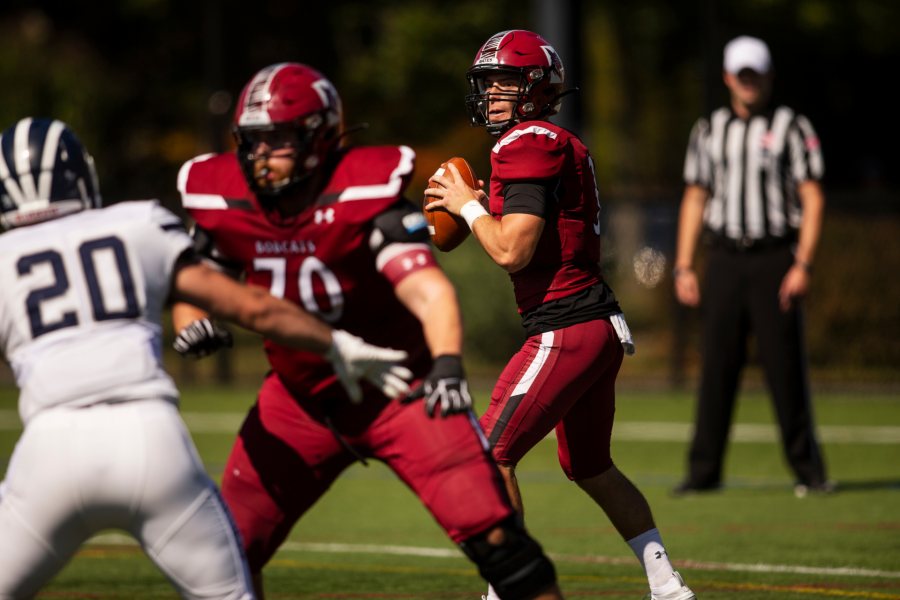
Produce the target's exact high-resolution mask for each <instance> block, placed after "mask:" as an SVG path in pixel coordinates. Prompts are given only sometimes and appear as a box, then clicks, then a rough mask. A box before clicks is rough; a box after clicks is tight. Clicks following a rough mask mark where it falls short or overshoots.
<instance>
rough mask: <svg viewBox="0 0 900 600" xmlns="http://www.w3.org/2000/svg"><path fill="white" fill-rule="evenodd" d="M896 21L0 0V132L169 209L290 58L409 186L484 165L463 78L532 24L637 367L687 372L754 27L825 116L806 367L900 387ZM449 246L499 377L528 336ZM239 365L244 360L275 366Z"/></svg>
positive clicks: (491, 283) (467, 250)
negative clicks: (322, 78)
mask: <svg viewBox="0 0 900 600" xmlns="http://www.w3.org/2000/svg"><path fill="white" fill-rule="evenodd" d="M898 23H900V4H897V3H894V2H889V1H887V0H855V1H854V2H843V1H840V0H722V1H718V2H717V1H715V0H694V1H688V2H677V3H673V2H665V1H662V0H636V1H634V2H627V3H625V2H614V1H612V0H605V1H601V0H597V1H594V2H591V1H579V0H556V1H554V0H530V1H529V2H521V1H519V2H514V1H511V0H494V1H493V2H484V1H483V0H458V1H457V2H453V3H445V2H439V1H437V0H416V1H400V0H336V1H332V2H301V1H289V0H257V1H256V2H253V3H246V2H235V1H234V0H222V1H218V0H198V1H195V2H177V1H175V0H120V1H119V2H110V1H108V0H101V1H98V2H92V3H72V2H58V1H44V2H41V1H30V2H29V1H24V0H5V1H4V2H3V5H2V8H0V89H2V92H0V93H2V98H3V100H2V102H0V123H2V126H3V127H5V126H6V125H8V124H11V123H12V122H14V121H15V120H17V119H19V118H21V117H24V116H28V115H35V116H55V117H58V118H61V119H63V120H65V121H67V122H68V123H69V124H70V125H72V127H73V128H74V129H75V131H77V132H78V133H79V135H80V136H81V138H82V139H83V141H84V142H85V144H86V145H87V146H88V147H89V148H90V149H91V150H92V152H93V154H94V156H95V158H96V159H97V163H98V168H99V172H100V178H101V188H102V191H103V193H104V196H105V198H106V200H107V201H117V200H122V199H135V198H147V197H157V198H160V199H161V200H162V201H163V203H165V204H166V205H167V206H169V207H170V208H173V209H175V210H178V198H177V193H176V189H175V179H176V175H177V171H178V168H179V167H180V165H181V164H182V163H183V162H184V161H185V160H187V159H189V158H191V157H193V156H195V155H197V154H200V153H203V152H210V151H221V150H226V149H228V148H230V147H231V136H230V118H231V112H232V110H233V102H234V99H235V97H236V95H237V93H238V92H239V91H240V88H241V86H242V85H243V84H244V83H246V81H247V80H248V79H249V77H250V76H251V75H252V74H253V73H254V72H256V71H257V70H258V69H259V68H261V67H263V66H265V65H267V64H270V63H274V62H281V61H300V62H305V63H308V64H311V65H313V66H315V67H317V68H318V69H319V70H321V71H322V72H324V73H325V74H326V75H327V76H329V77H330V78H331V79H332V80H333V81H334V82H335V84H336V85H337V87H338V89H339V90H340V92H341V95H342V97H343V100H344V106H345V111H346V114H347V120H348V124H351V125H352V124H354V123H367V124H368V128H367V129H366V130H364V131H362V132H360V133H357V134H355V135H354V138H353V139H354V141H355V142H356V143H364V144H376V143H377V144H381V143H391V144H396V143H403V144H407V145H410V146H412V147H413V148H414V149H415V150H416V152H417V154H418V164H417V172H416V177H415V180H414V182H413V184H412V186H411V188H410V194H409V195H410V197H411V198H412V199H414V200H418V198H419V190H421V189H422V188H423V187H424V185H425V180H426V179H427V177H428V176H429V175H430V174H431V173H432V172H433V170H434V169H435V168H436V167H437V165H438V164H439V163H440V162H441V161H442V160H444V159H446V158H447V157H449V156H451V155H462V156H465V157H467V158H468V159H469V160H470V162H471V163H472V164H473V165H474V166H475V169H476V171H478V172H479V173H480V174H481V175H482V177H486V176H487V175H488V164H489V163H488V152H489V149H490V147H491V145H492V138H490V137H489V136H487V135H486V134H485V133H484V131H483V130H480V129H473V128H471V127H470V126H469V124H468V119H467V116H466V113H465V108H464V104H463V97H464V95H465V94H466V91H467V85H466V82H465V77H464V73H465V70H466V69H467V68H468V66H469V65H470V64H471V60H472V58H473V57H474V54H475V52H476V50H477V49H478V47H479V46H480V45H481V43H483V42H484V41H485V40H486V39H487V38H488V37H489V36H490V35H492V34H493V33H495V32H497V31H501V30H504V29H512V28H529V29H534V30H536V31H538V32H540V33H542V34H543V35H544V36H545V37H547V38H548V39H549V40H550V41H551V43H554V44H555V45H556V47H557V50H559V51H560V53H561V55H562V58H563V61H564V63H565V64H566V67H567V75H568V78H569V81H570V83H571V84H573V85H575V86H577V87H578V88H579V90H580V92H579V93H578V94H576V95H573V96H569V97H568V98H567V100H566V101H565V103H564V111H563V113H562V114H561V115H560V117H559V119H560V121H561V123H562V124H563V125H566V126H568V127H571V128H573V129H575V130H577V131H578V132H579V133H580V134H581V135H582V136H583V137H584V138H585V140H586V141H587V143H588V145H589V146H590V147H591V149H592V153H593V155H594V160H595V163H596V165H597V170H598V178H599V181H598V183H599V186H600V190H601V194H602V196H603V198H604V200H605V205H604V208H605V219H606V237H605V246H604V266H605V268H606V270H607V274H608V276H609V279H610V280H611V282H612V284H613V287H614V289H616V292H617V295H618V296H619V298H620V300H621V301H622V304H623V306H624V307H625V309H626V314H627V315H628V317H629V322H630V324H631V325H632V330H633V331H634V333H635V334H636V338H637V342H638V347H639V350H638V355H637V357H636V358H635V359H633V360H629V361H628V362H627V363H626V366H625V368H624V369H623V377H625V378H630V380H632V381H634V382H638V381H641V382H644V381H649V382H661V383H667V382H668V383H670V384H674V385H680V384H682V383H684V382H686V381H688V380H689V379H690V378H691V377H692V376H693V374H694V372H695V369H696V359H697V339H696V331H697V322H696V314H694V312H693V311H688V310H684V309H680V308H677V307H676V305H675V302H674V300H673V297H672V292H671V283H672V282H671V278H670V275H669V271H670V261H671V257H672V253H673V250H674V239H675V225H676V223H675V219H676V216H677V208H678V202H679V199H680V194H681V190H682V186H681V179H680V175H681V167H682V161H683V155H684V149H685V145H686V142H687V135H688V132H689V130H690V127H691V125H692V123H693V122H694V120H695V119H696V118H697V117H698V116H699V115H701V114H702V113H705V112H708V111H709V110H711V109H712V108H713V107H714V106H716V105H719V104H721V103H722V102H724V101H725V100H726V92H725V88H724V86H723V84H722V81H721V49H722V47H723V45H724V43H725V42H726V41H728V40H729V39H730V38H732V37H734V36H735V35H739V34H750V35H756V36H759V37H762V38H764V39H766V40H767V41H768V42H769V44H770V46H771V48H772V53H773V59H774V63H775V67H776V71H777V78H776V86H775V95H776V98H775V100H776V101H780V102H785V103H787V104H790V105H792V106H794V107H795V108H797V109H798V110H800V111H801V112H804V113H805V114H807V115H808V116H809V117H810V118H811V120H812V121H813V123H814V124H815V126H816V128H817V129H818V131H819V134H820V137H821V138H822V143H823V148H824V151H825V158H826V165H827V178H826V182H825V183H826V191H827V194H828V209H827V215H826V222H825V230H824V236H823V241H822V246H821V248H820V252H819V257H818V260H817V265H816V272H815V277H814V283H813V293H812V295H811V297H810V298H809V300H808V308H809V311H808V314H809V318H808V327H809V342H810V345H809V346H810V347H809V350H810V356H811V361H812V366H813V370H814V374H815V376H816V380H817V382H819V383H820V384H829V383H833V384H835V385H854V384H868V383H874V384H879V385H884V384H886V385H889V386H891V387H896V386H897V384H900V370H898V365H900V341H898V340H900V283H898V277H897V273H898V271H900V250H898V249H897V246H896V244H897V243H898V242H897V239H898V234H900V210H898V209H900V197H898V189H900V181H898V169H897V168H896V165H897V164H898V150H897V144H896V140H897V123H898V118H897V116H896V113H895V107H894V98H895V96H894V95H893V94H891V93H888V92H887V91H886V88H887V87H892V86H890V85H889V79H890V77H891V75H890V73H896V72H897V69H898V65H900V37H898V36H897V34H896V25H897V24H898ZM439 258H440V260H441V262H442V263H443V264H444V266H445V267H446V269H447V271H448V272H449V274H450V276H451V277H452V278H453V279H454V281H455V282H456V283H457V285H458V287H459V290H460V296H461V299H462V302H463V308H464V311H465V316H466V322H467V332H468V333H467V336H468V337H467V351H468V353H469V354H468V359H467V364H468V365H469V368H470V370H472V371H474V372H479V371H482V372H484V373H485V374H491V373H495V372H496V369H497V368H498V366H499V365H501V364H502V363H503V362H504V361H505V359H506V358H507V357H508V356H509V354H510V353H511V352H513V351H514V350H515V349H516V348H517V347H518V345H519V344H520V342H521V340H522V333H521V330H520V326H519V323H518V317H517V315H516V314H515V307H514V304H513V301H512V294H511V289H510V285H509V283H508V281H507V278H506V276H505V275H504V274H503V273H502V272H501V271H500V270H499V269H498V268H496V267H494V266H493V265H492V264H491V263H490V262H489V260H488V259H487V258H486V257H485V256H483V253H482V252H481V250H480V248H479V247H478V246H477V244H476V243H475V242H472V241H471V240H470V241H467V242H466V243H464V244H463V246H461V247H460V248H459V249H458V250H455V251H454V252H453V253H450V254H447V255H441V256H440V257H439ZM372 318H378V316H377V315H373V316H372ZM246 344H247V345H252V344H255V342H253V341H252V338H247V339H246ZM249 354H250V353H247V355H249ZM255 354H258V353H254V355H255ZM232 355H233V353H232ZM242 357H243V355H242ZM169 358H171V357H169ZM167 360H168V359H167ZM234 362H236V363H239V364H238V365H237V366H235V371H236V372H238V373H240V371H241V369H242V368H244V369H250V370H255V372H257V373H258V370H256V369H257V368H259V369H261V368H262V367H261V366H258V365H256V364H255V363H253V362H250V363H247V362H246V361H244V360H243V358H242V360H241V361H234ZM247 364H249V365H251V366H246V365H247ZM241 365H244V366H243V367H241ZM220 366H221V362H220ZM226 366H227V365H226ZM182 369H184V367H182ZM176 372H177V370H176ZM182 372H185V371H182Z"/></svg>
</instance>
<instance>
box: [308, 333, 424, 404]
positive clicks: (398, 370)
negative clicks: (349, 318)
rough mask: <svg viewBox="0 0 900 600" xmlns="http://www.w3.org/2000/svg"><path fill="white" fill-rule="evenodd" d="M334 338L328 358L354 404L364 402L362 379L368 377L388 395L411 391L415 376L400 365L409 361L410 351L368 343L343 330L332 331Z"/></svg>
mask: <svg viewBox="0 0 900 600" xmlns="http://www.w3.org/2000/svg"><path fill="white" fill-rule="evenodd" d="M331 340H332V342H331V348H329V349H328V353H327V354H326V355H325V358H327V359H328V360H329V362H331V364H332V366H333V367H334V372H335V373H337V377H338V381H340V382H341V385H343V386H344V389H346V390H347V394H348V395H349V396H350V400H352V401H353V402H354V403H358V402H360V401H362V389H361V388H360V387H359V381H358V380H359V379H365V380H366V381H368V382H369V383H371V384H372V385H374V386H375V387H377V388H378V389H380V390H381V392H382V393H383V394H384V395H385V396H387V397H388V398H396V397H398V396H403V395H405V394H408V393H409V384H408V383H407V381H409V380H410V379H412V376H413V374H412V371H410V370H409V369H407V368H406V367H401V366H400V365H398V364H397V363H398V362H400V361H402V360H406V356H407V354H406V352H404V351H403V350H394V349H393V348H382V347H381V346H373V345H371V344H367V343H366V342H365V341H364V340H363V339H362V338H360V337H357V336H355V335H353V334H351V333H347V332H346V331H343V330H341V329H335V330H334V331H333V332H331Z"/></svg>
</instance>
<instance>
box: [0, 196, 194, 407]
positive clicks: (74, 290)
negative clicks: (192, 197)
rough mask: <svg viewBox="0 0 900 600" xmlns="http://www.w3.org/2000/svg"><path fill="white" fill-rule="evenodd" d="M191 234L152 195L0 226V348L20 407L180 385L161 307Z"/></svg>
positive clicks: (85, 401)
mask: <svg viewBox="0 0 900 600" xmlns="http://www.w3.org/2000/svg"><path fill="white" fill-rule="evenodd" d="M191 243H192V242H191V239H190V237H189V236H188V235H187V233H186V232H185V231H184V228H183V225H182V223H181V220H180V219H179V218H178V217H177V216H175V215H174V214H173V213H171V212H170V211H168V210H166V209H165V208H163V207H161V206H160V205H159V204H158V203H157V202H156V201H139V202H125V203H121V204H116V205H113V206H110V207H108V208H103V209H98V210H89V211H85V212H81V213H77V214H74V215H71V216H68V217H64V218H60V219H55V220H51V221H47V222H45V223H41V224H38V225H31V226H28V227H23V228H21V229H13V230H10V231H8V232H6V233H3V234H2V235H0V350H2V351H3V354H4V355H5V356H6V358H7V360H8V361H9V363H10V365H11V366H12V369H13V372H14V373H15V377H16V382H17V383H18V385H19V388H20V389H21V394H20V397H19V414H20V416H21V418H22V421H23V423H26V424H27V422H28V420H29V419H30V418H32V417H33V416H34V415H35V414H36V413H38V412H40V411H41V410H43V409H46V408H48V407H53V406H59V405H69V406H87V405H91V404H96V403H99V402H122V401H128V400H135V399H142V398H168V399H170V400H171V401H173V402H175V401H176V400H177V397H178V392H177V390H176V388H175V384H174V383H173V381H172V379H171V378H170V377H169V376H168V375H167V374H166V373H165V371H164V370H163V366H162V361H161V349H162V331H161V329H162V328H161V325H160V320H161V311H162V309H163V307H164V305H165V303H166V300H167V298H168V295H169V286H170V284H171V279H172V273H173V267H174V264H175V261H176V259H177V258H178V256H179V255H181V254H182V253H183V252H184V251H185V250H186V249H187V248H188V247H190V246H191Z"/></svg>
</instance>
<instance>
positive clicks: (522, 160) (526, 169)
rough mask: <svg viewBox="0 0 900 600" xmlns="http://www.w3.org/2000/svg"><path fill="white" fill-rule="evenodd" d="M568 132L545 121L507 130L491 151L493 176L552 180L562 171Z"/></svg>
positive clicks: (503, 179)
mask: <svg viewBox="0 0 900 600" xmlns="http://www.w3.org/2000/svg"><path fill="white" fill-rule="evenodd" d="M569 135H570V134H568V132H566V131H565V130H563V129H561V128H560V127H557V126H555V125H553V124H552V123H548V122H545V121H530V122H528V123H522V124H521V125H518V126H516V127H514V128H512V129H510V130H509V131H508V132H506V133H505V134H504V135H503V137H502V138H501V139H500V140H499V141H498V142H497V143H496V144H495V145H494V148H493V150H492V154H491V159H492V160H491V163H492V167H493V170H494V175H495V176H496V177H498V178H499V179H500V180H501V181H504V182H508V181H526V180H530V179H552V178H553V177H555V176H557V175H558V174H559V172H560V171H561V170H562V166H563V164H564V162H565V159H566V155H567V154H566V146H567V145H568V138H569Z"/></svg>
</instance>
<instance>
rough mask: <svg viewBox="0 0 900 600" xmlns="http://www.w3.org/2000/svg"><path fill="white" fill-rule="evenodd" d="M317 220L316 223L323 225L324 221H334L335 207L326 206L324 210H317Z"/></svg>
mask: <svg viewBox="0 0 900 600" xmlns="http://www.w3.org/2000/svg"><path fill="white" fill-rule="evenodd" d="M315 221H316V225H321V224H322V223H334V209H333V208H326V209H324V210H322V209H319V210H317V211H316V216H315Z"/></svg>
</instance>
